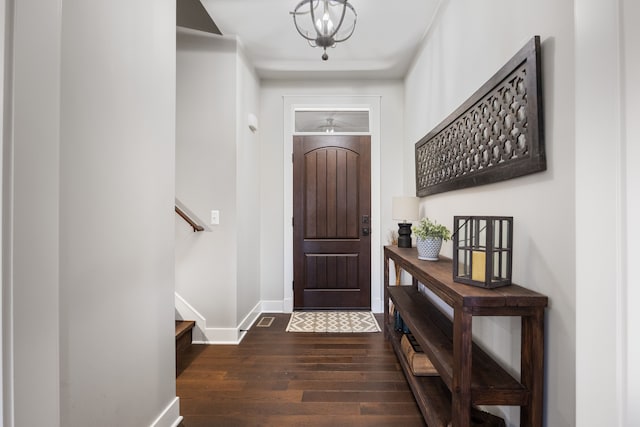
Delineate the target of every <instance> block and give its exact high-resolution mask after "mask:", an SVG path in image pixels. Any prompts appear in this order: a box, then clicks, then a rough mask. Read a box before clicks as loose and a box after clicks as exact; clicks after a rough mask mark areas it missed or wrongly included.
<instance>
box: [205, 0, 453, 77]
mask: <svg viewBox="0 0 640 427" xmlns="http://www.w3.org/2000/svg"><path fill="white" fill-rule="evenodd" d="M201 1H202V4H203V5H204V7H205V8H206V9H207V11H208V12H209V14H210V15H211V17H212V18H213V20H214V21H215V23H216V24H217V26H218V28H220V30H221V31H222V34H223V35H224V36H235V37H237V38H238V40H239V41H240V42H241V43H242V44H243V46H244V48H245V51H246V53H247V55H248V56H249V58H250V59H251V61H252V62H253V64H254V66H255V67H256V70H257V72H258V74H259V75H260V76H261V77H263V78H303V77H304V78H312V77H317V76H319V75H322V76H324V77H328V76H331V77H351V78H402V77H403V76H404V75H405V73H406V70H407V68H408V66H409V64H410V63H411V59H412V58H413V56H414V53H415V51H416V49H417V47H418V46H419V43H420V42H421V40H422V38H423V37H424V35H425V33H426V31H427V29H428V28H429V26H430V25H431V22H432V20H433V17H434V15H435V13H436V11H437V9H438V6H439V4H440V3H441V1H442V0H402V1H386V2H383V1H382V0H350V1H349V3H351V4H352V5H353V7H354V8H355V10H356V13H357V14H358V21H357V24H356V29H355V32H354V34H353V36H352V37H351V38H350V39H349V40H347V41H345V42H343V43H338V45H337V46H336V47H335V48H332V49H328V50H327V53H328V54H329V60H328V61H323V60H322V59H321V58H320V57H321V55H322V49H320V48H312V47H310V46H309V44H308V43H307V41H306V40H304V39H303V38H302V37H301V36H300V35H299V34H298V33H297V31H296V29H295V27H294V25H293V18H292V17H291V15H290V14H289V12H290V11H292V10H293V9H294V8H295V6H296V5H297V4H298V3H299V1H300V0H201Z"/></svg>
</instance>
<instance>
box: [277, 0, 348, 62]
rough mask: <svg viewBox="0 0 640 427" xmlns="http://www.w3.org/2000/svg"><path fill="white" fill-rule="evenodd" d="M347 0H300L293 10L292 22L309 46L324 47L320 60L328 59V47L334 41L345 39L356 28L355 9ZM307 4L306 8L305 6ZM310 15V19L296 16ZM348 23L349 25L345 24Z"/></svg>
mask: <svg viewBox="0 0 640 427" xmlns="http://www.w3.org/2000/svg"><path fill="white" fill-rule="evenodd" d="M347 1H348V0H302V1H301V2H300V3H298V5H297V6H296V7H295V9H294V10H293V12H289V13H290V14H291V15H292V16H293V23H294V25H295V26H296V30H298V33H300V35H301V36H302V37H304V38H305V39H306V40H307V41H308V42H309V45H310V46H311V47H321V48H323V49H324V53H323V54H322V60H323V61H326V60H327V59H329V55H327V48H328V47H335V46H336V43H341V42H343V41H345V40H347V39H348V38H349V37H351V35H352V34H353V30H355V29H356V19H357V17H358V15H357V14H356V10H355V9H354V8H353V6H351V4H349V3H348V2H347ZM307 5H308V8H307ZM302 15H310V16H311V19H310V20H306V21H305V20H302V19H301V20H300V21H302V22H298V17H299V16H302ZM348 23H350V24H349V25H347V24H348Z"/></svg>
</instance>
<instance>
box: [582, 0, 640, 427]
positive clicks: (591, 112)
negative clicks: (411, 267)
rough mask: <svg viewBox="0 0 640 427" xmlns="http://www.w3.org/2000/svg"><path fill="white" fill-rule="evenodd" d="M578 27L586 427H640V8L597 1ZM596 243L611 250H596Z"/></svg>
mask: <svg viewBox="0 0 640 427" xmlns="http://www.w3.org/2000/svg"><path fill="white" fill-rule="evenodd" d="M575 17H576V18H575V19H576V32H575V34H576V99H577V102H576V107H577V108H576V130H577V131H576V144H577V146H578V147H579V150H578V151H577V153H576V178H577V181H576V206H577V215H576V229H577V231H578V233H577V240H576V253H577V283H578V286H577V325H578V327H577V346H576V349H577V357H576V370H577V380H578V381H577V387H576V390H577V414H578V416H577V423H578V425H580V426H594V427H595V426H600V425H605V424H606V425H612V426H632V425H633V426H635V425H638V424H639V423H640V410H639V409H638V405H637V402H638V400H639V399H640V390H639V387H640V371H639V370H638V368H637V363H636V361H637V360H638V357H639V356H640V349H639V347H638V339H637V338H638V330H637V325H638V324H640V319H639V318H638V313H637V309H635V306H634V302H635V301H636V300H637V296H638V281H637V280H635V279H634V271H633V264H634V262H635V260H636V259H637V257H638V253H639V252H638V244H637V242H638V239H639V238H640V230H639V229H638V226H637V225H636V221H637V218H638V217H639V214H640V212H639V209H638V207H639V206H640V205H639V202H640V195H639V194H638V191H637V188H638V185H639V184H640V178H639V175H638V172H637V163H638V161H640V157H639V155H640V152H638V147H637V145H638V144H637V141H638V137H639V136H640V132H639V131H638V123H637V115H638V112H639V111H640V108H639V105H638V97H639V96H640V87H639V86H638V79H637V75H638V72H639V71H640V68H639V65H640V55H639V54H638V49H637V42H638V40H640V33H639V32H638V30H637V26H636V24H635V23H636V22H637V20H638V19H640V8H639V7H638V4H637V2H632V1H619V2H602V1H590V0H588V1H581V2H576V14H575ZM594 239H596V240H597V243H598V245H599V246H600V247H602V248H604V249H605V250H603V251H601V252H600V253H597V254H596V253H595V251H593V250H591V248H592V244H593V241H594ZM594 366H597V369H594Z"/></svg>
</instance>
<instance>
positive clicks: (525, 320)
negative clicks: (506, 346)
mask: <svg viewBox="0 0 640 427" xmlns="http://www.w3.org/2000/svg"><path fill="white" fill-rule="evenodd" d="M390 259H391V260H393V262H394V263H395V265H396V266H398V267H399V268H402V269H403V270H404V271H406V272H407V273H409V274H410V275H411V276H412V277H413V285H412V286H389V260H390ZM418 282H420V283H422V284H424V285H425V286H426V287H427V288H428V289H430V290H431V291H432V292H433V293H434V294H435V295H437V296H438V297H439V298H440V299H442V301H444V302H445V303H446V304H448V305H449V306H451V307H452V308H453V313H454V314H453V319H452V320H450V319H449V318H448V317H447V316H446V315H444V314H443V313H442V312H441V311H440V310H439V309H438V308H437V307H436V306H435V305H434V304H433V303H432V302H431V301H430V300H429V299H428V298H427V297H426V296H424V295H423V294H422V293H421V292H419V291H418ZM384 290H385V292H384V295H385V298H384V302H385V304H384V306H385V317H384V319H385V322H384V323H385V325H384V333H385V337H386V338H387V339H389V340H390V342H391V344H392V346H393V348H394V350H395V352H396V355H397V357H398V360H399V362H400V365H401V366H402V368H403V370H404V372H405V376H406V377H407V381H408V382H409V385H410V387H411V390H412V391H413V394H414V396H415V398H416V402H417V403H418V406H419V407H420V410H421V411H422V414H423V416H424V418H425V421H426V422H427V424H428V425H429V427H448V426H451V427H469V426H476V425H477V426H501V425H504V421H503V420H502V419H501V418H498V417H494V416H491V415H489V414H487V413H486V412H480V411H478V410H476V409H475V407H474V405H510V406H520V407H521V408H520V425H521V426H522V427H541V426H542V400H543V383H544V311H545V307H546V306H547V297H546V296H544V295H541V294H539V293H537V292H534V291H531V290H529V289H526V288H523V287H521V286H518V285H515V284H514V285H510V286H504V287H500V288H495V289H483V288H478V287H474V286H469V285H464V284H462V283H456V282H454V281H453V268H452V264H451V260H450V259H447V258H443V257H441V259H440V261H437V262H430V261H422V260H419V259H418V255H417V251H416V249H415V248H398V247H397V246H386V247H385V248H384ZM389 301H393V304H394V307H395V309H396V311H398V312H399V313H400V315H401V317H402V319H403V321H404V323H405V324H406V325H407V326H408V327H409V329H410V330H411V333H412V334H413V336H414V337H415V338H416V340H417V342H418V343H419V344H420V346H421V347H422V350H423V351H424V352H425V354H426V355H427V356H428V357H429V359H431V362H432V363H433V365H434V366H435V368H436V369H437V371H438V374H439V376H435V377H417V376H414V375H413V374H412V373H411V369H410V368H409V366H408V364H407V363H406V359H405V357H404V355H403V354H402V350H401V348H400V338H401V334H400V333H398V332H396V331H395V330H394V324H393V322H392V319H390V316H389ZM473 316H517V317H520V318H521V322H522V332H521V362H520V363H521V368H520V379H519V380H516V379H515V378H513V377H512V376H511V375H510V374H509V373H508V372H507V371H506V370H505V369H504V368H502V367H501V366H500V365H499V364H498V363H497V362H495V361H494V360H493V359H492V358H491V356H489V355H488V354H487V353H486V352H484V351H483V350H482V349H481V348H480V347H479V346H477V345H476V344H475V343H474V342H473V339H472V331H471V328H472V318H473Z"/></svg>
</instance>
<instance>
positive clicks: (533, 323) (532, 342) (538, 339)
mask: <svg viewBox="0 0 640 427" xmlns="http://www.w3.org/2000/svg"><path fill="white" fill-rule="evenodd" d="M521 340H522V341H521V351H522V355H521V356H520V363H521V366H520V382H521V383H522V385H523V386H525V387H526V388H527V389H528V390H529V391H530V393H531V394H530V398H529V404H528V405H526V406H522V407H521V408H520V425H521V426H522V427H542V400H543V399H542V396H543V392H544V390H543V384H544V309H543V308H541V309H539V310H536V311H535V313H534V315H532V316H523V317H522V334H521Z"/></svg>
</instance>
